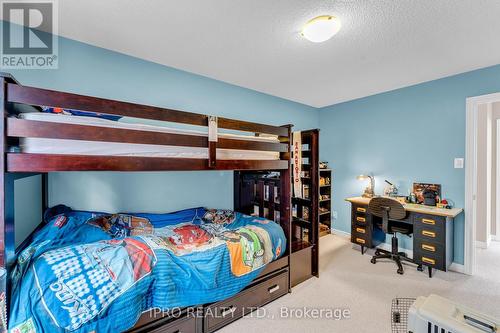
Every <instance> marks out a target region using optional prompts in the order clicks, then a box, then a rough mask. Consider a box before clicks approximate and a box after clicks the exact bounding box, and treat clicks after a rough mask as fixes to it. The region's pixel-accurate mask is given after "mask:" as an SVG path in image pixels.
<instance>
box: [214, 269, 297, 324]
mask: <svg viewBox="0 0 500 333" xmlns="http://www.w3.org/2000/svg"><path fill="white" fill-rule="evenodd" d="M286 293H288V270H284V271H282V272H279V273H277V274H276V275H275V276H273V277H271V278H269V279H267V280H264V281H262V282H260V283H258V284H257V285H255V286H253V287H250V288H248V289H245V290H243V291H242V292H240V293H238V294H237V295H235V296H234V297H232V298H230V299H226V300H223V301H220V302H216V303H214V304H211V305H209V306H208V307H207V308H206V310H205V315H204V328H205V329H204V332H214V331H215V330H217V329H219V328H221V327H223V326H225V325H227V324H229V323H231V322H233V321H235V320H237V319H239V318H241V317H243V316H244V315H247V314H249V313H250V312H252V311H254V310H256V309H257V308H258V307H260V306H263V305H265V304H267V303H269V302H271V301H273V300H275V299H276V298H278V297H281V296H283V295H285V294H286Z"/></svg>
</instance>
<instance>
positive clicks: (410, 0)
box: [59, 0, 500, 107]
mask: <svg viewBox="0 0 500 333" xmlns="http://www.w3.org/2000/svg"><path fill="white" fill-rule="evenodd" d="M321 14H333V15H336V16H338V17H339V18H340V19H341V20H342V25H343V27H342V29H341V31H340V32H339V33H338V34H337V35H336V36H335V37H333V38H332V39H331V40H329V41H327V42H325V43H322V44H314V43H311V42H309V41H307V40H305V39H303V38H301V37H300V36H299V31H300V29H301V27H302V25H303V24H304V23H305V22H306V21H308V20H309V19H311V18H313V17H315V16H317V15H321ZM59 22H60V24H59V33H60V35H62V36H65V37H69V38H72V39H76V40H79V41H83V42H86V43H89V44H93V45H97V46H100V47H104V48H107V49H111V50H115V51H118V52H122V53H125V54H129V55H132V56H136V57H139V58H143V59H147V60H150V61H154V62H157V63H160V64H164V65H167V66H171V67H174V68H178V69H182V70H186V71H189V72H192V73H196V74H201V75H205V76H208V77H211V78H214V79H218V80H221V81H225V82H229V83H232V84H236V85H239V86H242V87H247V88H250V89H254V90H257V91H261V92H264V93H268V94H271V95H275V96H279V97H283V98H286V99H290V100H293V101H297V102H301V103H304V104H308V105H312V106H315V107H323V106H327V105H331V104H335V103H339V102H342V101H346V100H351V99H354V98H358V97H363V96H367V95H372V94H375V93H379V92H383V91H388V90H392V89H395V88H400V87H404V86H408V85H412V84H415V83H419V82H424V81H428V80H432V79H436V78H440V77H444V76H448V75H452V74H456V73H461V72H465V71H468V70H472V69H476V68H480V67H486V66H490V65H494V64H498V63H500V42H499V40H500V1H499V0H359V1H356V0H344V1H319V0H316V1H315V0H247V1H243V0H198V1H196V0H177V1H174V0H170V1H167V0H148V1H137V0H86V1H82V0H62V1H59Z"/></svg>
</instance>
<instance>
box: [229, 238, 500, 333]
mask: <svg viewBox="0 0 500 333" xmlns="http://www.w3.org/2000/svg"><path fill="white" fill-rule="evenodd" d="M369 254H370V253H368V254H365V255H364V256H362V255H361V253H360V252H359V251H357V250H354V249H353V248H352V245H351V244H350V243H349V241H348V240H347V239H346V238H344V237H341V236H336V235H331V236H330V235H329V236H326V237H322V238H321V242H320V266H321V267H320V278H319V279H317V278H313V279H310V280H308V281H306V282H304V283H302V284H300V285H299V286H297V287H295V288H294V289H293V291H292V293H291V294H288V295H286V296H284V297H282V298H280V299H278V300H276V301H274V302H272V303H270V304H268V305H267V306H266V307H264V309H265V313H263V312H262V313H259V315H260V316H264V318H256V317H257V314H254V315H253V316H247V317H245V318H243V319H240V320H238V321H236V322H234V323H233V324H231V325H229V326H226V327H225V328H223V329H222V330H220V332H240V333H244V332H301V333H304V332H339V333H340V332H356V333H358V332H359V333H360V332H370V333H385V332H391V326H390V306H391V301H392V299H393V298H395V297H416V296H420V295H423V296H426V295H429V294H430V293H435V294H439V295H441V296H444V297H447V298H450V299H452V300H454V301H457V302H460V303H461V304H464V305H467V306H469V307H472V308H475V309H477V310H480V311H482V312H484V313H487V314H489V315H492V316H494V317H497V318H500V243H498V242H493V244H492V246H491V248H490V249H488V250H478V255H477V261H478V272H477V275H475V276H466V275H463V274H458V273H453V272H448V273H444V272H440V271H438V272H436V274H435V275H434V277H433V278H432V279H429V278H428V277H427V274H426V273H427V272H418V271H417V270H416V269H415V268H414V267H413V266H407V267H406V269H405V274H404V275H403V276H400V275H398V274H396V266H395V265H394V264H393V263H384V262H380V263H377V264H376V265H373V264H371V263H370V255H369ZM302 307H308V308H319V309H321V308H339V309H349V310H350V313H351V317H350V319H342V320H334V319H327V318H324V319H289V318H282V317H281V316H280V313H281V312H280V310H281V308H295V309H297V308H302Z"/></svg>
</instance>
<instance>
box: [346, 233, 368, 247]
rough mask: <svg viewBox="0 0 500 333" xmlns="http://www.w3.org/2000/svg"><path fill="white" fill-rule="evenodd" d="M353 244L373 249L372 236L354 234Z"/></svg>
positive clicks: (352, 236) (352, 235)
mask: <svg viewBox="0 0 500 333" xmlns="http://www.w3.org/2000/svg"><path fill="white" fill-rule="evenodd" d="M351 242H352V243H355V244H359V245H363V246H366V247H372V240H371V237H370V236H367V235H363V234H359V233H352V234H351Z"/></svg>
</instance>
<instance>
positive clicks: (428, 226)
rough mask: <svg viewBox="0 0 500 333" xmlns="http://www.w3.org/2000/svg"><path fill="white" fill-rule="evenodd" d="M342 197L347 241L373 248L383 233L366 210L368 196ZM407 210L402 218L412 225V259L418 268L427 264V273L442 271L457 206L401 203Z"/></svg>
mask: <svg viewBox="0 0 500 333" xmlns="http://www.w3.org/2000/svg"><path fill="white" fill-rule="evenodd" d="M345 200H346V201H348V202H350V203H351V205H352V209H351V242H352V243H354V244H358V245H361V253H362V254H364V249H365V248H373V247H376V246H378V245H379V244H380V243H382V242H385V234H384V233H383V232H382V230H381V229H380V228H378V227H377V226H376V224H378V223H380V222H381V219H380V218H378V217H376V216H373V215H372V214H370V211H369V209H368V204H369V203H370V200H371V199H370V198H362V197H354V198H347V199H345ZM403 206H404V207H405V209H406V211H407V212H408V215H407V217H406V218H405V219H404V220H402V222H405V223H408V224H411V225H412V226H413V260H414V261H415V263H416V264H417V265H418V269H419V270H423V266H427V267H428V270H429V277H431V276H432V269H433V268H435V269H438V270H442V271H446V270H447V269H448V267H449V266H450V265H451V262H452V261H453V220H454V219H455V217H457V216H458V215H460V214H461V213H462V211H463V210H462V209H461V208H452V209H445V208H437V207H430V206H424V205H417V204H404V205H403Z"/></svg>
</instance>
